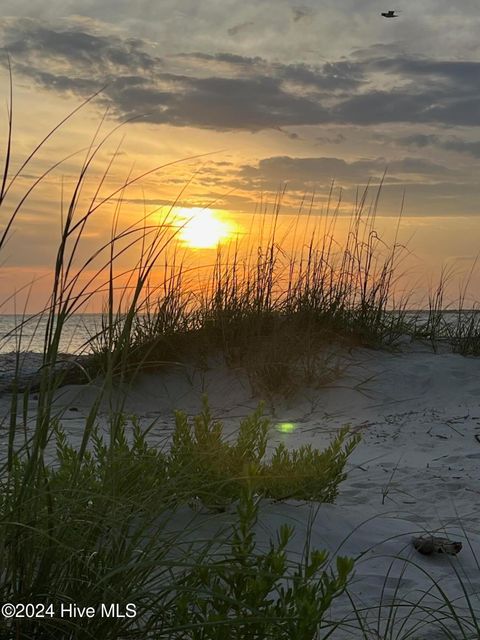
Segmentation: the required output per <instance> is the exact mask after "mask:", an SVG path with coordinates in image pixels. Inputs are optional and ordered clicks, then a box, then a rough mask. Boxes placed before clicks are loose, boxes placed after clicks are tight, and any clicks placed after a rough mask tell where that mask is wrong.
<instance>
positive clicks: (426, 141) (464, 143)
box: [397, 134, 480, 158]
mask: <svg viewBox="0 0 480 640" xmlns="http://www.w3.org/2000/svg"><path fill="white" fill-rule="evenodd" d="M397 142H399V143H400V144H404V145H407V146H416V147H420V148H424V147H427V146H435V147H439V148H441V149H445V150H446V151H456V152H458V153H465V154H467V155H470V156H472V157H474V158H480V140H475V141H472V140H462V139H461V138H458V137H450V138H442V137H441V136H439V135H435V134H414V135H410V136H405V137H403V138H399V139H398V140H397Z"/></svg>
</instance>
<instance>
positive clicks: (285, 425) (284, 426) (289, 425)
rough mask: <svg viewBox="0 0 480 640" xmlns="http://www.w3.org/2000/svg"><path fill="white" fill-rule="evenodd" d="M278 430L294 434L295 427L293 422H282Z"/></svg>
mask: <svg viewBox="0 0 480 640" xmlns="http://www.w3.org/2000/svg"><path fill="white" fill-rule="evenodd" d="M277 429H278V430H279V431H280V432H281V433H292V431H295V425H294V423H293V422H281V423H280V424H279V425H278V427H277Z"/></svg>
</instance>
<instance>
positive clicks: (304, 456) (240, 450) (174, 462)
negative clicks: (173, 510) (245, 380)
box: [167, 398, 359, 509]
mask: <svg viewBox="0 0 480 640" xmlns="http://www.w3.org/2000/svg"><path fill="white" fill-rule="evenodd" d="M269 428H270V424H269V421H268V420H267V419H266V418H264V417H263V416H262V407H261V406H260V407H259V408H258V409H257V410H256V411H255V412H254V413H253V414H252V415H251V416H249V417H248V418H246V419H244V420H243V421H242V422H241V424H240V428H239V432H238V436H237V440H236V441H235V442H233V443H229V442H227V441H226V440H225V439H224V438H223V427H222V425H221V423H219V422H218V421H215V420H214V419H213V418H212V415H211V412H210V409H209V406H208V401H207V399H206V398H204V400H203V409H202V412H201V413H200V414H199V415H198V416H197V417H195V418H194V420H193V425H192V424H190V422H189V420H188V417H187V416H186V414H185V413H183V412H177V413H176V425H175V432H174V434H173V441H172V448H171V450H170V453H169V455H168V459H167V467H168V474H169V477H170V478H171V479H172V480H173V479H175V486H176V487H177V488H178V491H183V492H184V493H185V495H186V496H189V497H197V498H199V499H200V500H201V501H202V502H203V503H204V504H205V505H207V506H210V507H214V508H215V507H216V508H220V509H221V508H224V507H225V506H226V505H227V504H228V503H229V502H231V501H232V500H234V499H235V498H238V496H239V495H240V493H241V491H242V488H243V487H244V485H245V482H246V479H247V478H248V479H249V481H251V482H252V483H253V486H254V487H255V491H256V492H257V493H258V494H260V495H264V496H266V497H269V498H273V499H276V500H282V499H286V498H297V499H300V500H316V501H319V502H333V501H334V499H335V497H336V495H337V490H338V485H339V484H340V482H342V481H343V480H344V478H345V474H344V467H345V463H346V461H347V458H348V456H349V455H350V453H351V452H352V451H353V448H354V447H355V446H356V444H357V443H358V441H359V436H358V435H351V434H349V430H348V428H344V429H341V430H340V431H339V433H338V435H337V436H336V438H335V439H334V440H333V442H332V443H331V444H330V446H329V447H328V448H327V449H325V450H324V451H318V450H316V449H314V448H313V447H312V446H310V445H307V446H302V447H300V448H299V449H297V450H293V451H289V450H288V449H287V448H286V446H285V445H284V444H280V445H278V446H277V448H276V449H275V451H274V452H273V455H272V457H271V460H270V461H267V460H266V458H265V454H266V449H267V438H268V431H269ZM247 470H248V474H247Z"/></svg>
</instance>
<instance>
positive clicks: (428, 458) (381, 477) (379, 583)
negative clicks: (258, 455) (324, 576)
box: [0, 344, 480, 639]
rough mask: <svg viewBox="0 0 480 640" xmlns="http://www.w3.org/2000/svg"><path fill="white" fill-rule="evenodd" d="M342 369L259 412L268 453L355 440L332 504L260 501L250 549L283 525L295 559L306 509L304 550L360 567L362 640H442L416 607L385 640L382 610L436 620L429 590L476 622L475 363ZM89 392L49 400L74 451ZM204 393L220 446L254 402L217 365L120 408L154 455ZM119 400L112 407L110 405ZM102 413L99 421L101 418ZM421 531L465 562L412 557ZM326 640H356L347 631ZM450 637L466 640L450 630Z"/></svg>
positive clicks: (145, 385) (140, 392)
mask: <svg viewBox="0 0 480 640" xmlns="http://www.w3.org/2000/svg"><path fill="white" fill-rule="evenodd" d="M338 362H339V365H341V369H342V371H343V373H342V375H340V377H339V378H338V379H337V380H336V381H335V382H334V383H332V384H331V385H330V386H329V387H323V388H319V389H305V390H304V391H303V392H301V393H297V394H296V395H295V397H292V398H289V399H288V400H274V401H269V402H268V403H267V405H266V411H267V413H269V414H270V416H271V418H272V433H271V446H272V447H273V446H275V444H276V443H278V442H280V441H282V440H283V441H284V442H285V443H286V444H287V446H289V447H298V446H299V445H301V444H303V443H311V444H312V445H314V446H318V447H323V446H324V445H325V444H326V443H327V442H328V441H329V440H330V439H331V437H332V435H333V434H335V432H336V431H337V430H338V428H339V427H341V426H342V425H345V424H349V425H350V426H351V429H352V430H353V431H356V432H359V433H361V435H362V441H361V443H360V444H359V445H358V447H357V449H356V450H355V452H354V453H353V455H352V456H351V458H350V461H349V464H348V478H347V480H346V481H345V482H344V483H343V484H342V485H341V487H340V493H339V496H338V499H337V502H336V503H335V504H334V505H321V506H320V507H319V508H317V505H308V504H302V503H299V502H296V501H287V502H285V503H274V502H272V501H266V500H265V501H263V502H262V503H261V505H260V522H259V524H258V528H257V530H258V536H259V537H258V541H259V544H260V545H261V544H263V543H264V542H265V541H266V539H267V538H268V535H269V532H273V531H274V530H275V528H276V527H278V526H279V525H280V524H281V523H282V522H285V521H290V522H293V523H294V524H295V526H296V535H295V538H294V541H293V543H292V545H291V547H290V551H289V552H290V554H291V557H292V558H294V557H297V558H298V557H299V554H301V552H302V550H303V546H304V542H305V535H306V527H307V523H308V520H309V517H310V516H311V515H312V509H313V512H314V514H315V520H314V524H313V528H312V546H314V547H315V546H317V547H319V548H327V549H328V550H329V551H330V552H331V554H332V556H331V557H332V558H334V557H335V554H336V553H339V554H340V555H350V556H354V557H356V558H358V561H357V564H356V569H355V577H354V580H353V581H352V583H351V585H350V588H349V592H350V594H351V596H352V597H353V598H354V600H355V602H356V603H357V606H358V607H359V608H361V607H365V608H366V609H368V611H367V612H366V613H365V617H366V618H367V622H366V625H367V627H368V629H369V632H368V633H369V634H370V635H369V636H368V637H371V638H376V639H378V638H385V637H389V638H390V637H392V638H397V637H398V638H401V637H404V636H403V635H402V634H405V633H406V630H407V629H408V628H410V627H415V626H416V625H418V624H419V620H420V619H421V618H422V616H423V617H426V618H427V623H426V626H425V627H422V628H420V627H418V628H417V632H416V634H413V635H412V637H413V638H442V637H446V636H445V635H444V634H443V633H442V632H441V631H438V630H437V629H436V627H435V625H434V624H433V622H432V620H431V618H430V617H429V615H428V614H427V613H423V614H422V612H421V610H420V609H421V607H419V606H417V607H414V609H415V610H414V612H413V613H412V612H411V611H410V610H409V609H408V607H407V608H405V607H399V608H398V611H397V614H396V615H397V617H396V619H395V622H394V624H393V627H394V629H395V632H394V633H393V635H388V633H389V631H388V629H389V626H388V625H389V624H390V623H391V620H390V622H389V619H388V616H389V611H390V610H389V608H388V607H387V606H386V605H387V604H388V603H389V602H391V601H394V603H396V604H397V605H398V604H400V602H401V600H402V599H403V598H405V599H407V600H408V601H410V602H411V603H418V602H420V604H421V606H423V605H425V606H434V607H435V608H437V609H438V608H439V607H441V606H442V599H441V598H440V599H439V591H438V589H437V588H436V587H435V585H434V582H433V580H435V581H437V582H438V584H439V585H441V587H442V589H444V590H445V592H446V593H447V594H448V596H449V598H451V599H452V600H453V601H454V602H455V607H456V610H457V611H458V612H459V614H463V613H465V610H464V608H465V605H466V600H465V597H464V593H463V588H465V589H466V590H467V593H468V594H473V595H471V604H472V606H474V607H475V608H476V609H479V610H480V601H479V599H478V595H477V594H478V593H479V591H480V570H479V564H478V561H479V560H480V520H479V517H478V512H479V508H480V464H479V462H480V358H465V357H462V356H460V355H457V354H453V353H450V352H448V351H447V350H444V351H442V352H441V353H434V352H432V349H431V348H430V347H429V346H428V345H418V344H415V345H409V344H406V345H404V346H403V348H402V350H401V351H399V352H393V353H392V352H387V351H374V350H367V349H355V350H353V351H351V352H350V353H341V354H339V355H338ZM97 384H99V381H97ZM95 393H96V391H95V389H94V388H91V387H88V386H85V385H83V386H82V385H72V386H69V387H64V388H62V389H60V390H59V392H58V394H57V400H56V409H57V410H58V411H59V412H61V414H62V423H63V424H64V426H65V429H66V430H67V432H68V434H69V436H70V438H71V439H72V441H73V442H77V441H79V439H80V433H81V429H82V426H83V418H84V416H85V415H86V414H87V412H88V410H89V407H90V405H91V402H92V399H93V397H94V395H95ZM203 393H207V394H208V397H209V401H210V405H211V407H212V410H213V413H214V415H215V417H217V418H220V419H222V420H223V422H224V426H225V433H226V434H227V435H228V434H233V433H234V432H235V429H236V427H237V426H238V420H239V418H240V417H241V416H244V415H247V414H248V413H250V412H251V411H252V409H254V408H255V407H256V406H257V404H258V401H259V398H258V397H256V396H254V395H253V394H252V391H251V387H250V385H249V382H248V379H247V378H246V376H245V375H243V374H241V373H240V372H235V371H231V370H228V369H227V368H226V367H225V366H223V365H221V364H220V363H218V362H217V363H214V364H212V367H211V369H210V370H208V371H200V370H196V369H194V368H193V367H177V368H175V369H172V370H169V371H166V372H162V373H155V374H153V373H151V374H142V376H140V377H139V378H138V380H137V381H136V383H135V384H134V386H133V387H132V388H131V389H129V391H128V393H127V395H126V398H124V402H125V410H126V411H128V412H131V413H136V414H137V415H138V416H139V417H140V419H141V423H142V424H143V425H145V426H151V425H152V424H153V427H152V429H151V432H150V439H151V441H153V442H156V443H158V444H159V445H161V446H164V445H165V442H166V441H168V435H169V434H170V433H171V430H172V426H173V422H172V411H173V409H176V408H181V409H183V410H185V411H186V412H187V413H189V414H194V413H195V412H196V411H197V410H198V409H199V407H200V403H201V396H202V394H203ZM117 399H118V401H119V402H120V395H118V396H117ZM31 409H32V412H33V411H34V400H32V402H31ZM0 410H1V411H2V414H3V413H5V412H6V411H7V410H8V395H6V394H5V393H4V394H3V395H2V396H1V397H0ZM102 412H103V413H101V418H102V417H103V419H105V418H106V412H107V407H106V406H105V407H103V408H102ZM284 423H292V424H293V425H294V427H295V428H294V430H293V431H292V432H291V433H288V434H286V433H283V432H281V431H280V430H279V427H280V426H281V425H282V424H284ZM231 517H232V516H231V514H229V513H224V514H219V515H216V516H212V515H211V514H208V515H206V514H203V513H201V512H196V511H193V510H191V509H189V508H185V509H184V510H183V511H181V512H180V513H179V515H178V519H179V520H178V526H179V528H181V527H183V526H184V523H182V521H181V520H182V518H186V519H187V520H188V521H189V522H191V521H192V519H193V520H194V522H195V527H196V528H197V530H198V528H203V529H205V531H206V533H207V534H209V535H210V534H213V532H214V531H215V530H216V529H217V528H218V527H219V526H221V525H222V523H225V522H226V521H227V522H228V521H229V520H228V519H229V518H230V519H231ZM420 532H432V533H437V534H439V535H448V536H449V537H451V538H453V539H458V540H461V541H462V542H463V550H462V551H461V552H460V554H459V555H458V556H456V557H449V556H422V555H420V554H419V553H418V552H417V551H415V550H414V548H413V546H412V544H411V538H412V536H413V535H415V534H418V533H420ZM460 578H461V579H460ZM462 585H463V586H462ZM428 590H430V592H429V595H428V596H427V597H424V599H422V594H424V593H425V592H426V591H428ZM379 606H381V608H380V611H379V609H378V607H379ZM351 611H352V607H351V605H350V602H349V600H348V598H347V597H343V598H342V599H341V601H340V602H338V603H337V604H336V606H335V611H334V613H335V615H336V616H339V617H343V616H344V617H346V618H351V617H352V613H351ZM479 613H480V611H479ZM466 615H467V617H468V612H467V614H466ZM445 624H449V623H447V622H445ZM402 625H403V626H402ZM454 627H455V625H454ZM457 628H458V625H457ZM467 628H468V623H465V629H467ZM457 633H458V636H457V635H456V634H457ZM333 637H334V638H343V637H345V638H348V637H351V638H360V637H362V634H361V633H360V632H359V631H358V630H357V631H355V630H352V631H351V632H348V631H347V630H346V629H344V630H343V631H342V632H336V633H335V634H334V635H333ZM453 637H459V638H460V637H464V636H463V635H462V633H461V632H460V631H456V632H455V633H454V635H453ZM465 637H469V636H468V635H465ZM471 637H478V634H477V635H475V634H473V633H472V636H471Z"/></svg>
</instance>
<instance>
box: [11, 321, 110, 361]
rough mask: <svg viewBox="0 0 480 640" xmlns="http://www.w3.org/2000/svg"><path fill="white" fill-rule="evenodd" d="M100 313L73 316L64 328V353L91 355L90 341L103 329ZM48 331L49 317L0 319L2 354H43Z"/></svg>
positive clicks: (62, 345) (61, 347) (61, 350)
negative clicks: (18, 352) (17, 352)
mask: <svg viewBox="0 0 480 640" xmlns="http://www.w3.org/2000/svg"><path fill="white" fill-rule="evenodd" d="M101 319H102V316H101V314H99V313H92V314H79V315H74V316H72V317H71V318H70V319H69V320H68V321H67V322H66V323H65V326H64V328H63V332H62V338H61V342H60V349H59V350H60V352H61V353H90V352H91V349H90V347H89V346H88V344H87V343H88V341H89V339H90V338H91V337H92V336H93V335H95V333H97V332H98V331H99V330H100V328H101ZM46 327H47V318H46V317H42V318H39V317H35V316H27V317H26V318H25V319H24V320H23V324H22V318H21V317H20V316H14V315H0V353H3V354H5V353H12V352H14V351H17V350H18V349H19V348H20V351H29V352H32V353H43V342H44V338H45V330H46Z"/></svg>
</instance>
